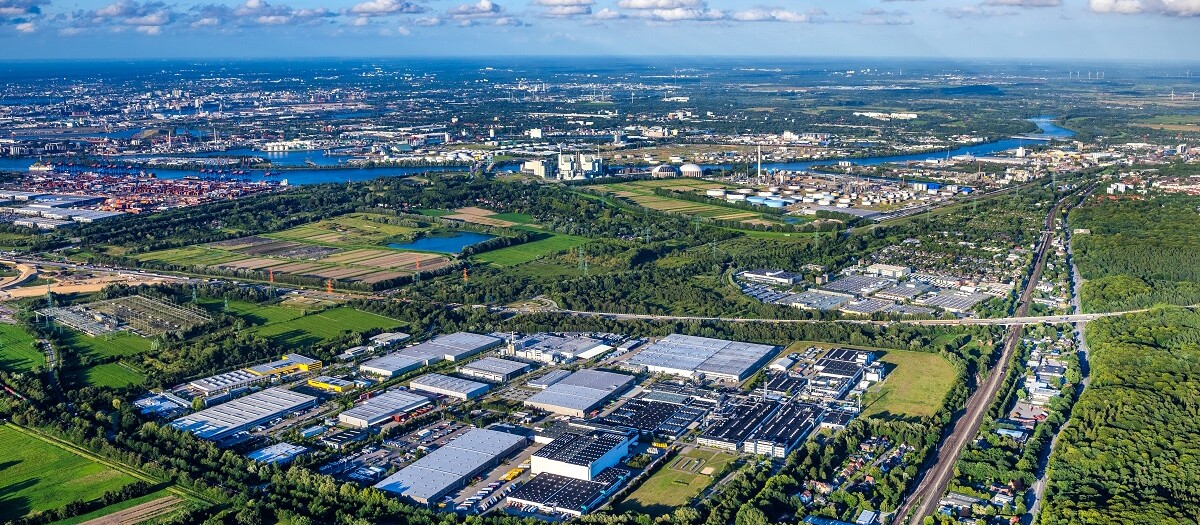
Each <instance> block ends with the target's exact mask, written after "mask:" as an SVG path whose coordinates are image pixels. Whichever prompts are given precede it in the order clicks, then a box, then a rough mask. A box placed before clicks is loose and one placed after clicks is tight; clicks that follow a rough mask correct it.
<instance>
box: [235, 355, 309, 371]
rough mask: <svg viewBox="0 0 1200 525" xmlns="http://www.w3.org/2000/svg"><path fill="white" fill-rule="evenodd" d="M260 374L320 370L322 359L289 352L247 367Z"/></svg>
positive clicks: (247, 369) (248, 369)
mask: <svg viewBox="0 0 1200 525" xmlns="http://www.w3.org/2000/svg"><path fill="white" fill-rule="evenodd" d="M246 371H247V372H250V373H251V374H254V375H258V376H286V375H291V374H295V373H297V372H320V371H321V361H319V360H317V359H313V358H311V357H305V356H302V355H300V354H287V355H285V356H283V357H282V358H280V359H279V360H276V361H271V362H270V363H263V364H261V365H254V366H252V367H249V368H246Z"/></svg>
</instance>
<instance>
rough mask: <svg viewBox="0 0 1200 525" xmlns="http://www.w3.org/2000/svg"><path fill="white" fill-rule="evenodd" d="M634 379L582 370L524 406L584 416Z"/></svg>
mask: <svg viewBox="0 0 1200 525" xmlns="http://www.w3.org/2000/svg"><path fill="white" fill-rule="evenodd" d="M633 379H634V378H633V376H629V375H625V374H617V373H613V372H604V371H600V370H588V369H584V370H580V371H578V372H575V373H573V374H571V375H569V376H567V377H565V378H563V379H560V380H559V381H557V382H555V383H554V384H552V385H549V386H547V387H546V389H545V390H542V391H541V392H538V393H536V394H534V395H532V396H530V397H529V398H528V399H526V400H525V406H527V407H531V408H538V409H541V410H545V411H547V412H553V413H555V414H561V415H564V416H575V417H584V416H585V415H587V413H588V412H591V411H592V410H594V409H595V408H597V407H599V406H600V405H602V404H604V402H606V401H608V400H609V399H611V398H612V397H613V396H615V395H617V394H618V393H620V392H621V391H623V390H625V389H626V388H627V387H628V386H629V385H630V383H633Z"/></svg>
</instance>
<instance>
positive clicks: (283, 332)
mask: <svg viewBox="0 0 1200 525" xmlns="http://www.w3.org/2000/svg"><path fill="white" fill-rule="evenodd" d="M401 324H402V323H401V322H400V321H397V320H395V319H392V318H390V317H384V316H382V315H377V314H373V313H370V312H363V311H361V310H355V309H353V308H349V307H338V308H331V309H329V310H325V311H323V312H321V313H317V314H311V315H306V316H303V317H297V318H295V319H291V320H288V321H282V322H277V323H271V324H267V325H264V326H262V327H259V328H257V329H256V331H257V332H258V335H261V336H263V337H266V338H269V339H272V340H273V341H275V342H276V343H278V344H281V345H286V346H290V347H303V346H309V345H315V344H320V343H323V342H325V341H329V340H331V339H333V338H335V337H337V336H338V335H340V334H342V332H345V331H347V330H349V331H355V332H358V331H364V330H372V329H391V328H396V327H398V326H400V325H401Z"/></svg>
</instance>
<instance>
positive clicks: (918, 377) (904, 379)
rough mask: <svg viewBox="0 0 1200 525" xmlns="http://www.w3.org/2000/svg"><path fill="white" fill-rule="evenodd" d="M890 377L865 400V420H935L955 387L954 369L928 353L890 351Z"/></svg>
mask: <svg viewBox="0 0 1200 525" xmlns="http://www.w3.org/2000/svg"><path fill="white" fill-rule="evenodd" d="M880 360H881V361H883V362H884V363H887V365H888V366H887V369H888V373H887V377H885V378H884V380H883V382H882V383H879V384H877V385H875V386H873V387H871V389H870V390H869V391H868V392H867V394H866V395H865V396H864V397H863V413H862V415H863V416H875V417H884V418H886V417H889V416H916V417H922V416H932V415H933V414H934V413H935V412H937V411H938V409H940V408H941V407H942V401H944V400H945V399H946V394H947V393H948V392H949V391H950V386H951V385H953V384H954V377H955V370H954V365H952V364H950V362H949V361H947V360H946V359H945V358H944V357H942V356H940V355H938V354H933V353H927V352H911V351H907V350H888V351H887V353H886V354H884V355H883V357H882V358H881V359H880Z"/></svg>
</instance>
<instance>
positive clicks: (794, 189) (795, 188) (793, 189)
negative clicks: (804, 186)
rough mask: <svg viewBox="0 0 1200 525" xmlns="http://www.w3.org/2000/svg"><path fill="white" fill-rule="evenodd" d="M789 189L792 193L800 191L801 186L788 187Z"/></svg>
mask: <svg viewBox="0 0 1200 525" xmlns="http://www.w3.org/2000/svg"><path fill="white" fill-rule="evenodd" d="M788 189H789V190H792V191H798V190H800V186H799V185H798V184H792V185H789V186H788Z"/></svg>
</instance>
